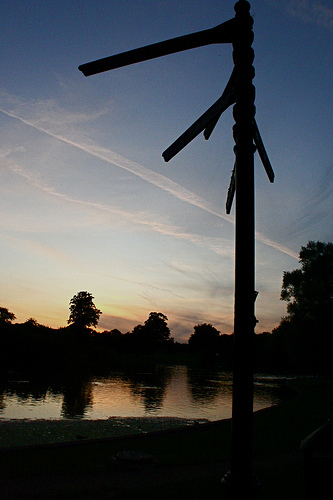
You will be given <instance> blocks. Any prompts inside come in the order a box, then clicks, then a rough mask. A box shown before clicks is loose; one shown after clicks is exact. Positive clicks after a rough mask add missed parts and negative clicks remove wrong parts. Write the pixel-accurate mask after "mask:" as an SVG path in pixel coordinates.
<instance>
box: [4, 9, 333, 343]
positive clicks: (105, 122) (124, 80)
mask: <svg viewBox="0 0 333 500" xmlns="http://www.w3.org/2000/svg"><path fill="white" fill-rule="evenodd" d="M234 3H235V2H234V1H229V0H228V1H227V0H224V1H223V2H221V0H216V1H215V0H209V1H203V0H201V1H192V2H188V1H185V0H164V1H163V2H161V1H157V0H156V1H154V2H153V1H148V0H147V1H141V2H136V1H131V0H125V1H124V0H123V1H122V2H115V1H102V0H99V1H92V0H84V1H82V0H81V1H76V0H73V1H72V2H70V3H68V2H65V1H61V0H60V1H58V2H52V1H50V0H49V1H46V0H31V1H30V2H25V1H23V0H22V1H17V0H11V1H10V2H9V1H4V2H2V15H1V19H0V23H1V35H0V36H1V46H2V56H1V78H0V175H1V183H0V210H1V218H0V259H1V264H2V265H1V269H2V272H1V282H0V305H1V306H2V307H7V308H8V309H9V310H10V311H12V312H14V313H15V315H16V317H17V321H19V322H23V321H25V320H26V319H27V318H29V317H34V318H35V319H36V320H37V321H38V322H40V323H42V324H45V325H49V326H52V327H60V326H65V325H66V322H67V319H68V316H69V310H68V303H69V300H70V299H71V297H72V296H73V295H74V294H75V293H77V292H78V291H80V290H87V291H89V292H91V293H92V294H93V295H94V297H95V304H96V305H97V307H98V308H99V309H101V310H102V311H103V315H102V316H101V319H100V324H99V327H100V329H101V330H103V329H111V328H119V329H120V330H121V331H122V332H126V331H129V330H131V329H132V328H133V327H134V326H135V325H137V324H139V323H143V322H144V321H145V320H146V319H147V317H148V315H149V313H150V312H151V311H160V312H162V313H164V314H166V315H167V316H168V318H169V327H170V329H171V333H172V335H173V336H174V337H175V338H176V339H177V340H180V341H181V340H187V339H188V337H189V335H190V334H191V333H192V331H193V326H194V325H195V324H198V323H203V322H207V323H212V324H213V325H214V326H215V327H216V328H218V329H219V330H220V331H221V332H222V333H231V332H232V331H233V300H234V299H233V294H234V209H233V211H232V213H231V215H229V216H227V215H226V214H225V200H226V194H227V189H228V185H229V180H230V175H231V170H232V167H233V163H234V156H233V138H232V125H233V117H232V109H231V108H230V109H229V110H227V111H226V112H225V113H224V115H223V116H222V117H221V119H220V121H219V123H218V125H217V127H216V129H215V130H214V132H213V134H212V136H211V138H210V139H209V141H205V140H204V138H203V137H202V136H199V137H197V138H196V139H195V140H194V141H193V142H192V143H191V144H190V145H188V146H187V147H186V148H185V149H184V150H183V151H182V152H180V153H179V154H178V155H177V156H176V157H175V158H174V159H173V160H171V161H170V162H168V163H165V162H164V161H163V158H162V156H161V154H162V152H163V151H164V150H165V149H166V148H167V147H168V146H169V145H170V144H171V143H172V142H173V141H174V140H175V139H176V138H177V137H178V136H179V135H180V134H181V133H182V132H183V131H184V130H186V129H187V128H188V126H189V125H191V124H192V123H193V122H194V121H195V120H196V119H197V118H198V117H199V116H200V115H201V114H202V113H203V112H204V111H206V109H207V108H208V107H209V106H211V104H213V102H215V101H216V100H217V99H218V97H220V95H221V93H222V91H223V89H224V87H225V85H226V83H227V81H228V79H229V76H230V73H231V71H232V64H233V63H232V49H231V47H230V46H228V45H212V46H208V47H202V48H198V49H194V50H191V51H187V52H183V53H178V54H174V55H170V56H166V57H164V58H160V59H155V60H151V61H147V62H144V63H140V64H135V65H133V66H130V67H126V68H121V69H117V70H114V71H111V72H107V73H102V74H100V75H95V76H91V77H88V78H85V77H84V76H83V75H82V74H81V72H79V71H78V66H79V65H80V64H83V63H86V62H89V61H92V60H95V59H99V58H101V57H106V56H109V55H112V54H116V53H119V52H122V51H126V50H130V49H132V48H136V47H140V46H143V45H147V44H150V43H155V42H158V41H162V40H165V39H168V38H172V37H176V36H180V35H183V34H187V33H192V32H195V31H200V30H203V29H207V28H210V27H213V26H216V25H217V24H220V23H221V22H224V21H226V20H228V19H230V18H231V17H233V15H234V10H233V7H234ZM251 13H252V15H253V17H254V33H255V41H254V45H253V47H254V50H255V62H254V64H255V68H256V77H255V80H254V84H255V86H256V121H257V124H258V126H259V129H260V132H261V136H262V138H263V141H264V143H265V147H266V150H267V152H268V155H269V157H270V161H271V163H272V165H273V168H274V171H275V175H276V181H275V183H274V184H270V183H269V182H268V179H267V177H266V174H265V172H264V170H263V168H262V165H261V163H260V160H259V158H258V157H257V155H256V231H257V235H256V253H257V256H256V289H257V290H258V291H259V296H258V299H257V302H256V315H257V317H258V319H259V324H258V326H257V329H256V331H257V332H261V331H270V330H271V329H272V328H274V327H275V326H277V325H278V323H279V321H280V318H281V316H283V315H285V312H286V308H285V304H284V303H283V302H281V301H280V299H279V296H280V290H281V282H282V274H283V271H288V270H291V269H295V268H297V267H298V265H299V264H298V258H297V257H298V253H299V251H300V248H301V246H302V245H303V246H305V245H306V244H307V242H308V241H309V240H311V239H313V240H321V241H332V222H333V216H332V187H333V160H332V157H333V154H332V111H333V97H332V81H333V70H332V68H333V64H332V62H333V61H332V60H333V51H332V41H333V3H332V1H331V0H318V1H316V0H280V1H278V0H253V1H252V2H251Z"/></svg>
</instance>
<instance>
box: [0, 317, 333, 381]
mask: <svg viewBox="0 0 333 500" xmlns="http://www.w3.org/2000/svg"><path fill="white" fill-rule="evenodd" d="M200 328H203V329H206V333H207V330H209V329H210V328H212V329H213V330H215V329H214V327H212V326H211V325H206V324H204V325H197V329H198V330H199V331H200ZM0 329H1V368H0V370H1V372H2V373H3V374H4V373H5V372H8V371H19V372H22V371H23V372H41V371H42V372H44V371H47V372H51V373H54V374H56V375H60V374H61V373H63V374H64V375H65V374H66V373H70V372H75V371H81V372H82V371H85V372H89V373H94V374H99V373H103V372H105V373H106V372H107V371H111V370H113V369H116V368H121V367H124V366H125V367H127V368H130V367H132V368H134V367H135V365H137V364H139V363H140V361H142V360H145V359H146V360H147V359H150V361H153V360H155V361H156V362H160V363H172V364H173V363H175V364H182V363H183V364H189V365H191V364H201V365H207V364H208V365H212V364H214V366H216V367H218V368H220V369H222V370H232V360H233V335H221V334H219V333H218V332H217V335H212V336H211V337H209V335H205V336H203V337H202V338H196V337H195V333H194V334H192V335H191V337H190V340H189V342H188V343H187V344H181V343H178V342H175V341H174V340H173V339H172V338H170V339H166V340H164V341H162V342H155V343H152V344H149V342H148V339H143V338H142V337H141V338H140V335H139V333H138V329H134V330H133V332H128V333H124V334H123V333H121V332H120V331H119V330H111V331H104V332H103V333H98V332H96V331H94V330H92V329H81V330H78V329H76V328H73V326H69V327H67V328H60V329H51V328H48V327H46V326H43V325H38V324H35V323H29V322H26V323H22V324H2V325H1V326H0ZM216 331H217V330H216ZM143 340H145V341H143ZM332 347H333V346H332V335H328V332H318V331H316V332H314V331H304V330H303V331H302V334H301V333H298V332H297V331H290V330H289V331H288V328H287V329H286V328H282V329H281V328H278V329H276V330H274V331H273V333H268V332H267V333H262V334H259V335H255V338H254V353H253V363H254V370H255V371H256V372H266V373H279V374H332V372H333V367H332ZM249 355H250V354H249Z"/></svg>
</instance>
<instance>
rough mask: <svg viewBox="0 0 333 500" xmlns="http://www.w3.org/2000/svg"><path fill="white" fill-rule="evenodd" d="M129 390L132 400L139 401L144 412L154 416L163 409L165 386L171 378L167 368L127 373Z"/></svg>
mask: <svg viewBox="0 0 333 500" xmlns="http://www.w3.org/2000/svg"><path fill="white" fill-rule="evenodd" d="M126 376H128V380H129V389H130V391H131V393H132V395H133V397H134V399H136V400H139V401H140V404H141V405H143V407H144V409H145V412H146V413H148V414H155V413H156V412H157V411H158V410H160V409H161V408H162V407H163V401H164V399H165V395H166V390H167V386H168V384H169V382H170V379H171V377H172V371H171V370H170V369H168V367H164V366H161V365H157V366H154V367H150V369H149V370H147V369H146V370H145V371H143V372H137V373H127V375H126Z"/></svg>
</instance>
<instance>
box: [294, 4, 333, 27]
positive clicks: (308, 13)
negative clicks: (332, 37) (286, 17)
mask: <svg viewBox="0 0 333 500" xmlns="http://www.w3.org/2000/svg"><path fill="white" fill-rule="evenodd" d="M285 8H286V12H288V14H290V15H291V16H293V17H295V18H297V19H300V20H302V21H303V22H305V23H313V24H316V25H317V26H320V27H322V28H326V29H328V30H330V31H333V7H329V6H328V4H325V2H322V1H316V0H291V1H289V2H287V5H286V7H285Z"/></svg>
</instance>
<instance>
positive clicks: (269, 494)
mask: <svg viewBox="0 0 333 500" xmlns="http://www.w3.org/2000/svg"><path fill="white" fill-rule="evenodd" d="M290 384H291V386H292V388H293V389H294V390H295V391H296V392H297V397H295V398H293V399H292V400H290V401H288V402H287V403H284V404H283V405H281V406H278V407H274V408H270V409H267V410H262V411H260V412H257V413H255V414H254V419H253V437H254V451H253V464H254V471H255V473H256V475H257V477H258V478H259V480H260V482H261V484H262V489H261V491H259V493H258V495H257V498H258V500H261V499H262V500H263V499H270V500H277V499H279V500H280V499H282V498H283V499H285V500H286V499H289V498H292V499H293V500H299V499H301V498H302V499H304V497H305V490H304V473H303V457H302V454H301V453H300V452H299V446H300V442H301V440H302V439H303V438H305V437H306V436H307V435H308V434H309V433H310V432H312V431H313V430H315V429H316V428H318V427H320V426H321V425H322V424H323V423H325V422H326V421H327V419H328V418H329V417H330V416H331V414H332V409H333V400H332V397H333V381H332V380H327V379H315V378H304V379H299V380H294V381H292V382H290ZM230 431H231V422H230V421H228V420H226V421H222V422H219V423H213V424H208V425H207V424H200V425H197V426H193V427H191V428H186V429H184V430H173V431H170V432H160V433H153V434H143V435H139V436H126V437H122V438H119V439H111V440H108V439H100V440H93V441H90V440H88V441H85V442H84V441H79V442H75V443H74V444H72V445H58V446H54V447H52V446H51V447H25V448H21V449H12V450H6V451H2V452H0V480H1V479H5V478H8V477H12V478H13V480H15V481H17V480H18V479H19V478H22V477H33V476H38V477H40V476H41V475H43V474H44V475H47V474H50V471H52V474H59V475H61V474H68V473H69V472H70V473H71V474H87V473H91V472H94V471H98V470H99V468H100V467H101V464H105V463H108V462H109V461H110V460H111V457H112V456H115V455H116V454H117V452H119V451H125V450H140V451H142V452H146V453H149V454H151V455H153V457H154V458H155V459H156V460H157V461H158V462H159V464H161V465H162V466H166V467H167V466H183V465H191V464H192V465H198V464H202V465H203V464H209V463H219V464H221V474H220V476H219V477H217V476H216V474H215V475H207V477H204V478H201V479H200V478H199V477H197V478H196V477H193V478H191V480H188V479H184V480H179V481H177V482H169V483H167V484H165V485H163V487H162V488H161V487H158V486H153V485H149V484H148V485H146V486H144V487H143V488H142V489H141V490H140V498H143V497H144V498H146V499H150V498H151V499H152V498H156V497H158V498H159V499H161V500H163V499H167V498H168V499H169V498H170V497H172V498H182V499H183V500H186V499H187V498H191V499H197V498H198V499H201V498H210V499H212V500H214V499H215V498H216V499H217V498H219V499H221V498H222V499H223V498H224V496H223V495H224V493H223V490H222V489H221V482H220V478H221V477H222V476H223V473H224V472H226V471H225V470H222V468H223V467H225V466H227V464H228V462H229V454H230V441H231V437H230V435H231V432H230ZM61 498H65V496H64V497H61ZM71 498H76V497H75V495H74V494H73V493H72V494H71ZM77 498H80V497H77ZM105 498H106V497H105ZM119 498H120V497H119ZM121 498H123V499H124V500H126V499H127V498H128V499H129V498H133V491H132V492H130V493H128V494H127V493H122V494H121Z"/></svg>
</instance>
